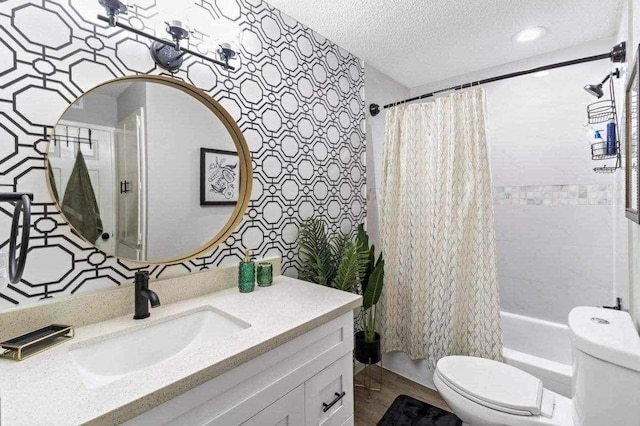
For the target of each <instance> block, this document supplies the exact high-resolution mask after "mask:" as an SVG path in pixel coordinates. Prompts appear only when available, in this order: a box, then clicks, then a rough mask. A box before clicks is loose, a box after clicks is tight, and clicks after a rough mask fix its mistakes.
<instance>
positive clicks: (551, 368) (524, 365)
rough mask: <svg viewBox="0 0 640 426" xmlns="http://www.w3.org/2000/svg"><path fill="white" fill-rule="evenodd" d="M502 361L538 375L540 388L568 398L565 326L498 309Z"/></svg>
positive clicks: (569, 359)
mask: <svg viewBox="0 0 640 426" xmlns="http://www.w3.org/2000/svg"><path fill="white" fill-rule="evenodd" d="M501 316H502V335H503V341H504V342H503V343H504V349H503V352H502V354H503V357H504V362H506V363H507V364H509V365H513V366H514V367H517V368H519V369H521V370H524V371H526V372H528V373H530V374H533V375H534V376H536V377H538V378H539V379H540V380H542V382H543V383H544V387H545V388H547V389H549V390H552V391H554V392H557V393H559V394H560V395H564V396H566V397H569V398H570V397H571V374H572V356H571V341H570V339H569V327H567V326H566V325H564V324H558V323H555V322H550V321H544V320H539V319H535V318H531V317H526V316H522V315H516V314H512V313H509V312H502V313H501Z"/></svg>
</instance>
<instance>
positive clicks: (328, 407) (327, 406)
mask: <svg viewBox="0 0 640 426" xmlns="http://www.w3.org/2000/svg"><path fill="white" fill-rule="evenodd" d="M345 395H346V393H344V392H342V393H338V392H336V398H335V399H334V400H333V401H331V402H330V403H328V404H326V403H324V402H323V403H322V412H323V413H326V412H327V411H329V410H331V407H333V406H334V405H336V404H337V403H338V401H340V400H341V399H342V398H344V396H345Z"/></svg>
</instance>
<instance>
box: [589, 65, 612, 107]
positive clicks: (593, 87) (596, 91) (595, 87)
mask: <svg viewBox="0 0 640 426" xmlns="http://www.w3.org/2000/svg"><path fill="white" fill-rule="evenodd" d="M611 77H615V78H620V68H616V70H615V71H613V72H610V73H609V74H607V76H606V77H605V78H604V80H602V81H601V82H600V83H599V84H587V85H586V86H584V90H586V91H587V93H589V94H591V95H593V96H595V97H596V98H598V99H600V98H601V97H603V96H604V91H603V90H602V86H604V84H605V83H606V82H607V80H609V79H610V78H611Z"/></svg>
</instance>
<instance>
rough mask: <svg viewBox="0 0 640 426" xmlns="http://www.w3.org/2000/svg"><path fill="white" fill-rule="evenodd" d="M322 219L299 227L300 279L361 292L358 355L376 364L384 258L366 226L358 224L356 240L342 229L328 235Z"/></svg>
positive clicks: (366, 361)
mask: <svg viewBox="0 0 640 426" xmlns="http://www.w3.org/2000/svg"><path fill="white" fill-rule="evenodd" d="M326 229H327V227H326V225H325V223H324V221H322V220H321V219H318V218H310V219H307V220H305V221H303V222H302V223H301V225H300V227H299V229H298V246H299V249H300V263H301V267H300V270H299V274H298V276H299V277H300V279H301V280H305V281H310V282H314V283H316V284H321V285H325V286H329V287H333V288H336V289H338V290H343V291H349V292H353V293H358V294H361V295H362V298H363V301H362V321H361V322H362V324H361V326H362V330H358V331H357V332H356V334H355V357H356V359H357V360H358V361H360V362H362V363H366V364H376V363H378V362H379V361H380V359H381V357H382V353H381V347H380V334H379V333H377V332H376V320H377V316H376V305H377V303H378V301H379V300H380V296H381V295H382V286H383V282H384V259H383V258H382V254H380V256H379V257H378V259H377V260H376V258H375V247H374V246H373V245H372V246H369V236H368V235H367V232H366V231H365V230H364V226H363V225H360V226H358V232H357V234H356V238H355V240H354V241H351V238H350V237H349V235H347V234H344V233H342V232H339V233H337V234H333V235H328V234H327V231H326Z"/></svg>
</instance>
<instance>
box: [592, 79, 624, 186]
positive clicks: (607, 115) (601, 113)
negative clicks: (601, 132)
mask: <svg viewBox="0 0 640 426" xmlns="http://www.w3.org/2000/svg"><path fill="white" fill-rule="evenodd" d="M614 76H615V77H619V76H620V71H619V70H618V69H616V70H615V71H614V72H612V73H611V74H609V78H608V80H609V96H610V97H611V99H607V100H604V101H598V102H594V103H592V104H590V105H587V117H588V123H589V124H590V125H593V124H604V123H607V122H609V121H610V120H613V121H614V122H615V126H616V141H615V144H614V146H615V151H614V153H613V154H611V153H607V142H606V141H604V142H595V143H592V144H591V159H592V160H594V161H602V160H615V165H613V166H607V165H604V166H600V167H594V169H593V171H594V172H596V173H613V172H615V171H616V170H618V169H619V168H620V166H621V164H622V159H621V152H620V126H618V111H617V109H616V97H615V91H614V87H613V77H614ZM600 95H602V93H601V92H600Z"/></svg>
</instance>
